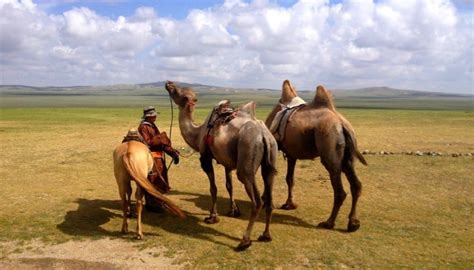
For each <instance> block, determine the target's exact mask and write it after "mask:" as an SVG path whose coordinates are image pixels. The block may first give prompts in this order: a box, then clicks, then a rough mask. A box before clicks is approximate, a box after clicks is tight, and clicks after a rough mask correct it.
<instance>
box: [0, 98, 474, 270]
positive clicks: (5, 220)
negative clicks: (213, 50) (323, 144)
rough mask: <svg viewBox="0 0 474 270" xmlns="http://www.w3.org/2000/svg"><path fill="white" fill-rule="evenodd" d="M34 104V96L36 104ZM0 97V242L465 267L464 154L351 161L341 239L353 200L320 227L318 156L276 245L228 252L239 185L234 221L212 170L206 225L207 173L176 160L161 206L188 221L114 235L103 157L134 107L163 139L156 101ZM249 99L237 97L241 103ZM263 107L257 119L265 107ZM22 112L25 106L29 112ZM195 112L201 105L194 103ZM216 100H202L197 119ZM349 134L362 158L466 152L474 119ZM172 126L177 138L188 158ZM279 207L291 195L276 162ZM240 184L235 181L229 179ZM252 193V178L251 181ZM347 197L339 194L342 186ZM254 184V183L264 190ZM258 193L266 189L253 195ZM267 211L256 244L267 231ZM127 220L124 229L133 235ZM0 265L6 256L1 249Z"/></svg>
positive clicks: (473, 187)
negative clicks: (151, 119) (107, 244)
mask: <svg viewBox="0 0 474 270" xmlns="http://www.w3.org/2000/svg"><path fill="white" fill-rule="evenodd" d="M38 98H39V97H38ZM63 98H64V100H63V101H62V102H63V103H61V102H60V101H58V100H55V102H54V104H52V103H51V102H52V101H51V100H54V98H49V99H48V98H47V97H40V98H39V99H36V100H35V97H2V102H1V104H2V106H1V109H0V145H1V149H2V151H0V186H1V189H0V196H1V198H2V201H3V202H4V204H3V207H2V210H1V212H0V228H1V230H0V242H1V243H7V242H9V241H17V243H18V250H17V252H19V251H21V250H22V245H21V243H28V241H30V240H32V239H39V240H41V241H44V242H47V243H49V244H51V245H53V244H57V243H61V242H65V241H68V240H93V241H95V240H99V239H103V238H112V239H125V241H129V242H133V243H134V244H136V248H137V249H144V248H149V247H155V246H156V247H164V248H166V250H167V251H166V255H167V256H170V257H174V258H175V261H174V262H175V263H176V264H177V265H182V264H183V263H186V262H188V263H189V264H188V267H191V268H218V267H219V268H254V267H257V268H283V269H293V268H306V267H307V268H345V267H354V268H382V267H383V268H392V269H395V268H397V269H398V268H400V267H403V268H459V269H467V268H472V267H473V266H474V247H473V244H472V243H474V231H473V229H472V224H473V223H474V215H473V211H474V199H473V197H472V192H473V191H474V181H473V178H472V174H473V171H474V170H473V169H474V166H473V164H474V163H473V159H472V157H458V158H453V157H449V156H442V157H428V156H422V157H418V156H399V155H397V156H379V155H377V156H367V159H368V162H369V167H364V166H362V165H361V164H358V165H357V168H356V169H357V172H358V174H359V176H360V178H361V180H362V183H363V185H364V186H363V195H362V197H361V200H360V203H359V213H360V219H361V222H362V226H361V229H360V230H359V231H357V232H355V233H351V234H348V233H345V232H344V230H345V228H346V224H347V215H348V213H349V208H350V196H349V197H348V198H347V200H346V202H345V204H344V206H343V208H342V209H341V212H340V214H339V219H338V223H337V224H336V229H335V230H320V229H317V228H316V224H317V223H319V222H320V221H323V220H325V219H326V218H327V217H328V215H329V213H330V210H331V206H332V189H331V185H330V182H329V178H328V175H327V173H326V171H325V170H324V169H323V167H322V166H321V165H320V163H319V161H318V160H314V161H299V162H298V163H297V169H296V187H295V196H296V202H297V203H298V204H299V208H298V209H297V210H294V211H283V210H279V209H276V210H275V211H274V216H273V223H272V227H271V230H272V234H273V238H274V240H273V242H271V243H259V242H257V241H255V242H254V244H253V246H252V247H251V248H250V249H249V250H248V251H245V252H242V253H236V252H235V251H234V250H233V248H234V247H235V246H236V245H237V244H238V240H239V238H240V237H241V235H242V233H243V231H244V229H245V226H246V224H247V220H248V217H249V212H250V210H249V208H250V203H249V202H248V198H247V196H246V194H245V191H244V190H243V187H242V185H241V184H240V183H238V181H237V180H235V181H234V182H235V188H234V189H235V193H236V199H237V203H238V204H239V206H240V208H241V210H242V212H243V216H242V217H240V218H229V217H226V216H225V213H226V212H227V209H228V201H227V198H228V196H227V192H226V190H225V185H224V181H223V179H224V176H223V169H222V168H220V167H219V166H216V173H217V178H218V179H219V181H218V189H219V194H218V196H219V201H218V204H219V208H218V210H219V213H220V214H221V222H220V223H219V224H216V225H207V224H205V223H204V222H203V219H204V217H206V216H207V214H208V208H209V204H210V195H209V186H208V181H207V178H206V175H205V174H204V173H203V172H202V171H201V169H200V166H199V158H198V155H197V154H195V155H192V156H191V157H190V158H187V159H182V161H181V163H180V164H179V165H178V166H174V167H172V168H171V171H170V179H171V184H172V188H173V190H174V191H173V192H172V194H171V195H170V197H171V198H172V199H173V200H174V201H175V202H177V204H178V205H179V206H180V207H182V209H184V210H185V211H186V212H187V214H188V218H187V219H185V220H179V219H178V218H176V217H173V216H171V215H169V214H152V213H145V215H144V233H145V240H143V241H141V242H139V241H135V240H133V235H132V234H129V235H127V236H121V235H120V233H119V231H120V226H121V211H120V203H119V201H118V199H119V197H118V192H117V187H116V184H115V180H114V177H113V171H112V160H111V155H112V150H113V149H114V147H115V146H116V145H118V144H119V143H120V142H121V139H122V136H123V135H124V134H125V133H126V131H127V130H128V129H129V128H130V127H136V125H137V124H138V121H139V118H140V116H141V108H142V107H143V106H145V105H149V104H158V105H159V107H160V110H161V115H160V116H159V119H158V124H159V126H160V127H161V129H162V130H166V131H168V127H169V124H170V112H169V109H168V108H169V107H167V106H169V105H168V100H167V99H166V98H163V97H161V98H160V97H158V98H156V97H155V98H156V99H155V98H153V99H149V98H147V97H132V98H129V99H127V97H120V98H113V97H101V98H97V97H92V98H91V97H63ZM243 99H244V97H243V98H242V100H243ZM265 102H266V101H264V102H263V105H264V106H260V107H258V117H259V118H260V119H264V118H265V116H266V114H267V113H268V112H269V110H270V108H269V107H268V106H265V104H266V103H265ZM25 104H29V105H25ZM201 104H204V105H202V106H201ZM210 104H212V102H211V101H209V99H204V100H200V101H199V102H198V110H197V114H196V122H202V120H203V119H204V117H205V115H206V114H207V111H208V109H209V108H210ZM340 111H341V112H342V113H343V114H344V115H345V116H346V117H347V118H348V119H349V120H350V121H351V123H352V124H353V126H354V127H355V129H356V132H357V136H358V141H359V148H360V149H361V150H363V149H370V150H372V151H380V150H387V151H397V152H400V151H416V150H420V151H440V152H446V153H447V152H463V153H467V152H474V136H473V135H472V134H474V112H473V111H472V110H458V111H446V110H395V109H390V110H386V109H344V108H342V109H340ZM176 114H177V111H176V110H175V122H174V128H173V134H172V139H173V142H174V145H175V146H176V147H178V148H179V149H181V151H182V152H183V153H190V150H189V148H188V147H187V146H186V145H185V143H184V141H183V139H182V137H181V135H180V134H179V129H178V127H177V122H176ZM278 169H279V174H278V175H277V177H276V181H275V186H274V203H275V205H276V206H278V205H280V204H282V203H283V202H284V200H285V198H286V190H287V188H286V183H285V180H284V176H285V173H286V166H285V162H284V160H283V158H282V156H281V155H280V157H279V159H278ZM234 178H235V179H236V177H235V176H234ZM259 183H260V184H261V180H259ZM344 184H345V187H346V190H348V185H347V183H346V182H345V183H344ZM260 186H261V185H260ZM260 190H262V189H260ZM263 226H264V215H263V213H262V215H261V218H260V220H259V222H258V223H257V224H256V226H255V228H254V233H253V237H252V239H254V240H256V238H257V236H258V235H259V234H260V233H261V232H262V231H263ZM134 227H135V221H134V220H132V221H131V228H132V231H133V229H134ZM1 247H2V245H1V244H0V252H1V253H0V255H1V256H0V258H1V257H3V258H6V257H8V256H9V255H10V254H11V251H9V250H6V249H2V248H1Z"/></svg>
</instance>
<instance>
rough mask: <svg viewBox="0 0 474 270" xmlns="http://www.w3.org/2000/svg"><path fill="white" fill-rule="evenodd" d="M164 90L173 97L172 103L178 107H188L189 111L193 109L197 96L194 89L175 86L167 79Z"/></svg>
mask: <svg viewBox="0 0 474 270" xmlns="http://www.w3.org/2000/svg"><path fill="white" fill-rule="evenodd" d="M165 89H166V91H168V93H169V94H170V96H171V98H172V99H173V101H174V103H175V104H176V105H178V107H179V108H180V109H185V108H187V109H189V110H191V111H193V110H194V106H195V105H196V102H197V98H196V94H195V93H194V91H193V90H192V89H191V88H189V87H184V88H181V87H179V86H176V85H175V84H174V82H170V81H167V82H166V85H165Z"/></svg>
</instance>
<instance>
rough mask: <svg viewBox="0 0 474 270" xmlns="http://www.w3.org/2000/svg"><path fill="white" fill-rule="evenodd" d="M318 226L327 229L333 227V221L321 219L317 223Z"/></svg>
mask: <svg viewBox="0 0 474 270" xmlns="http://www.w3.org/2000/svg"><path fill="white" fill-rule="evenodd" d="M318 228H322V229H328V230H331V229H333V228H334V223H333V224H331V223H329V222H327V221H323V222H321V223H319V224H318Z"/></svg>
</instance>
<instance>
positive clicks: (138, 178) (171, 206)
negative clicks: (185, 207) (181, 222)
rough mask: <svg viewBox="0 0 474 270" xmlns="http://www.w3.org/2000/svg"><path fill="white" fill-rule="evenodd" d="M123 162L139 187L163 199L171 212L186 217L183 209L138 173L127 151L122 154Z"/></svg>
mask: <svg viewBox="0 0 474 270" xmlns="http://www.w3.org/2000/svg"><path fill="white" fill-rule="evenodd" d="M123 164H124V167H125V169H126V170H127V172H128V173H129V174H130V176H131V177H132V178H133V179H134V180H135V182H136V183H137V184H138V185H139V186H140V187H141V188H143V189H145V190H146V192H148V193H150V194H151V195H153V196H154V197H156V198H157V199H159V200H160V201H163V202H164V203H165V207H166V208H167V209H168V210H169V211H170V212H171V213H173V214H175V215H177V216H178V217H180V218H185V217H186V215H185V214H184V213H183V211H181V209H179V207H178V206H176V205H175V204H174V203H173V202H172V201H171V200H170V199H168V198H166V197H165V196H164V195H163V194H161V193H160V192H159V191H158V190H156V189H155V187H153V185H152V184H151V183H150V181H148V179H147V178H146V177H143V176H142V175H140V173H138V171H137V169H136V167H135V166H134V165H133V162H131V161H130V156H129V154H128V153H127V154H125V155H124V156H123Z"/></svg>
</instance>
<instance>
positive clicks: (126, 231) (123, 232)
mask: <svg viewBox="0 0 474 270" xmlns="http://www.w3.org/2000/svg"><path fill="white" fill-rule="evenodd" d="M120 233H121V234H127V233H128V230H126V229H122V230H121V231H120Z"/></svg>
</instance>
